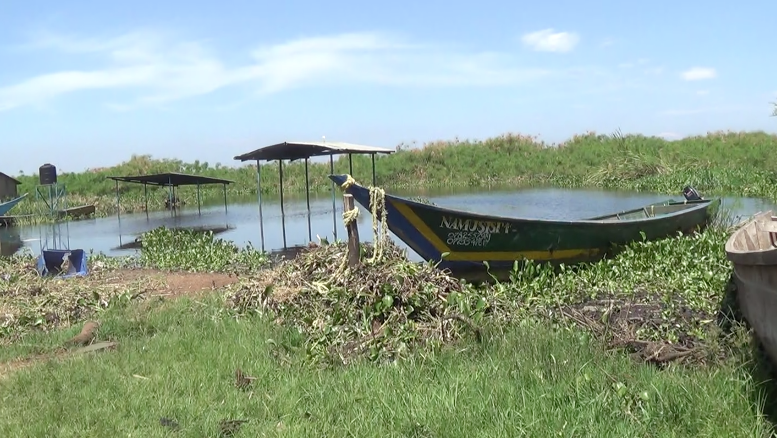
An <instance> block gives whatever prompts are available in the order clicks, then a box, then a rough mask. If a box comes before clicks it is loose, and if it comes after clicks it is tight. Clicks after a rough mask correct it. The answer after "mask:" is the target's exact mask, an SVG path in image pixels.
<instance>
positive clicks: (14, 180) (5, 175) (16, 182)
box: [0, 172, 22, 186]
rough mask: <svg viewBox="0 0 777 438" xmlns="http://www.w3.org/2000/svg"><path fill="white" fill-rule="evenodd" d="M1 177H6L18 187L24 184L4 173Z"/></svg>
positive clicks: (0, 173)
mask: <svg viewBox="0 0 777 438" xmlns="http://www.w3.org/2000/svg"><path fill="white" fill-rule="evenodd" d="M0 176H4V177H6V178H8V179H10V180H11V182H13V183H14V184H16V185H17V186H18V185H19V184H21V183H22V182H21V181H19V180H18V179H16V178H14V177H12V176H11V175H8V174H6V173H3V172H0Z"/></svg>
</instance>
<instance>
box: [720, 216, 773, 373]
mask: <svg viewBox="0 0 777 438" xmlns="http://www.w3.org/2000/svg"><path fill="white" fill-rule="evenodd" d="M771 218H772V212H771V211H767V212H765V213H760V214H757V215H755V216H753V218H752V219H751V220H750V221H749V222H747V223H745V224H744V225H742V226H741V227H739V228H738V229H737V230H736V231H735V232H734V233H733V234H732V235H731V237H729V239H728V241H727V242H726V257H727V258H728V260H729V261H730V262H731V263H732V265H733V267H734V282H735V284H736V287H737V302H738V304H739V308H740V310H741V311H742V315H743V316H744V317H745V319H746V320H747V322H748V323H749V324H750V326H751V327H752V328H753V331H754V332H755V334H756V336H757V337H758V339H759V340H760V341H761V343H762V344H763V346H764V349H765V350H766V352H767V354H768V355H769V358H770V359H771V361H772V363H777V319H775V318H774V315H775V313H776V312H777V248H774V247H773V246H772V245H771V240H770V237H769V232H768V231H767V230H766V228H767V227H768V226H769V224H770V223H771V222H773V221H772V219H771Z"/></svg>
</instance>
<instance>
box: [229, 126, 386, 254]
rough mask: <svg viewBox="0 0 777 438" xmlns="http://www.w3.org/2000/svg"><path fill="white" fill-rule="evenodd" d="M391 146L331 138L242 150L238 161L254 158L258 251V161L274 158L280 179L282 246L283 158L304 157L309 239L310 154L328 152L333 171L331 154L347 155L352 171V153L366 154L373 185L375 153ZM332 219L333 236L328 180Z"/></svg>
mask: <svg viewBox="0 0 777 438" xmlns="http://www.w3.org/2000/svg"><path fill="white" fill-rule="evenodd" d="M393 152H395V151H394V149H388V148H380V147H376V146H365V145H359V144H353V143H343V142H331V141H326V140H322V141H284V142H283V143H277V144H273V145H269V146H264V147H261V148H259V149H256V150H253V151H251V152H247V153H244V154H242V155H238V156H236V157H235V160H239V161H242V162H245V161H252V160H255V161H256V180H257V185H258V187H257V189H258V197H259V227H260V233H261V239H262V250H264V225H263V220H262V179H261V165H260V164H259V162H260V161H267V162H269V161H274V160H277V161H278V178H279V181H280V196H281V228H282V229H283V247H284V249H285V248H286V222H285V213H284V210H283V160H289V161H295V160H301V159H304V160H305V199H306V201H307V208H308V239H309V240H312V239H313V232H312V230H311V226H310V181H309V174H308V162H309V160H310V158H312V157H320V156H326V155H329V169H330V172H331V173H334V169H335V165H334V156H335V155H344V154H348V168H349V171H350V173H351V174H353V158H352V157H353V154H362V155H363V154H369V155H371V156H372V184H373V185H375V184H377V182H376V177H375V155H377V154H391V153H393ZM332 186H333V190H332V222H333V225H334V230H333V232H334V236H335V239H337V215H336V211H337V205H336V202H335V192H336V190H334V182H333V183H332Z"/></svg>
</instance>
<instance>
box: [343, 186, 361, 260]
mask: <svg viewBox="0 0 777 438" xmlns="http://www.w3.org/2000/svg"><path fill="white" fill-rule="evenodd" d="M355 208H356V206H355V205H354V203H353V195H350V194H348V193H346V194H344V195H343V211H344V212H346V213H348V212H349V211H352V210H354V209H355ZM345 229H346V231H347V232H348V267H351V268H352V267H354V266H356V265H358V264H359V227H358V225H357V224H356V219H353V220H352V221H351V222H349V223H348V224H347V225H346V226H345Z"/></svg>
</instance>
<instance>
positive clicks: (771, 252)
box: [725, 210, 777, 266]
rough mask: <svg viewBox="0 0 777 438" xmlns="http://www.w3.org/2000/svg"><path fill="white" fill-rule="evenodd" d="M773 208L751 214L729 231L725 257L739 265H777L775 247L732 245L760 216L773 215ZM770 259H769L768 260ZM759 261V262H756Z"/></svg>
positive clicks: (776, 249) (776, 250)
mask: <svg viewBox="0 0 777 438" xmlns="http://www.w3.org/2000/svg"><path fill="white" fill-rule="evenodd" d="M773 214H774V213H773V210H767V211H763V212H758V213H755V214H753V215H752V216H751V217H750V219H749V220H748V221H745V222H742V223H740V225H739V227H738V228H737V229H736V231H734V232H733V233H731V236H729V238H728V240H727V241H726V245H725V250H726V258H727V259H728V260H729V261H730V262H731V263H733V264H734V265H741V266H771V265H777V248H775V247H770V248H756V249H739V248H736V247H735V246H734V242H736V241H737V240H738V239H739V237H740V236H742V234H744V233H747V229H748V227H750V226H753V225H754V224H755V223H756V222H758V221H759V220H760V219H761V218H767V217H769V218H771V216H773ZM761 233H766V234H768V233H769V232H768V231H761ZM770 259H771V260H770ZM758 262H761V263H758Z"/></svg>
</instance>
